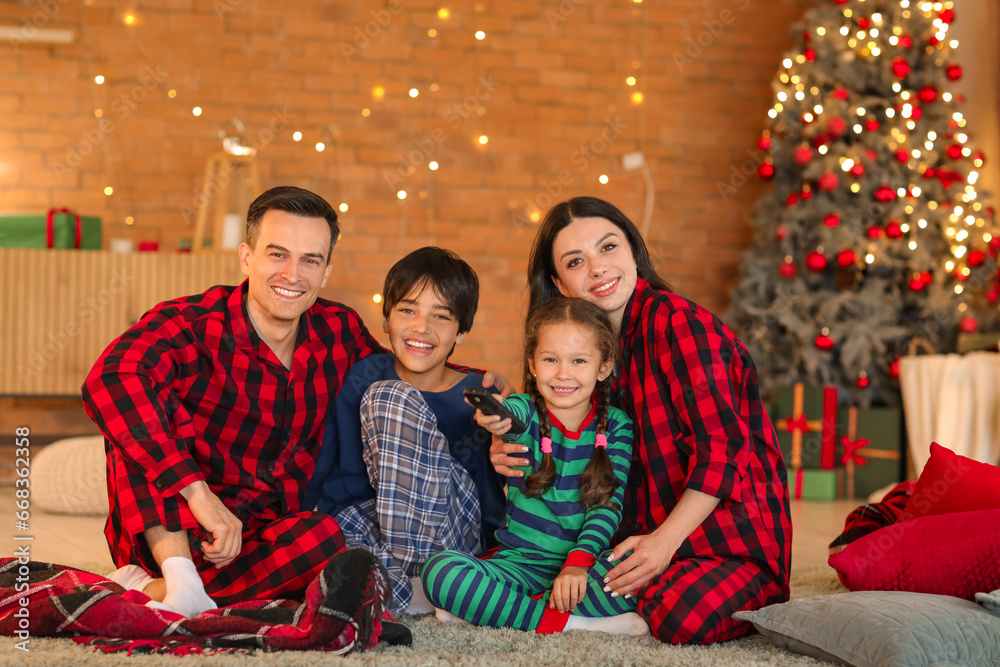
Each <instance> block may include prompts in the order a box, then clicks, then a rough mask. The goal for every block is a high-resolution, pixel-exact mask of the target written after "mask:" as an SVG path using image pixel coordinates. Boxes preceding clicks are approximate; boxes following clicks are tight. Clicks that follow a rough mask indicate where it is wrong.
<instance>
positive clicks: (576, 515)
mask: <svg viewBox="0 0 1000 667" xmlns="http://www.w3.org/2000/svg"><path fill="white" fill-rule="evenodd" d="M526 330H527V331H526V336H525V351H524V358H525V364H524V365H525V375H524V386H525V388H526V390H527V394H526V395H518V396H511V397H510V398H508V399H507V400H506V401H505V403H504V404H505V405H506V406H507V407H509V408H510V409H511V410H512V411H513V412H514V413H515V414H516V415H517V417H518V418H519V419H520V420H521V421H522V422H524V423H525V424H529V427H528V430H527V431H526V432H525V433H522V434H520V435H518V436H516V437H513V438H511V440H512V441H514V442H518V443H521V444H522V445H525V446H526V447H528V448H530V450H531V457H532V463H533V465H532V466H531V467H530V468H528V469H527V472H528V473H529V475H528V477H527V478H525V479H517V480H512V482H511V484H510V486H509V488H508V493H507V526H506V527H505V528H501V529H499V530H498V531H497V533H496V537H497V541H498V542H499V543H500V546H499V547H498V549H497V550H496V551H495V552H493V553H492V555H491V557H489V559H488V560H477V559H476V558H472V557H470V556H466V555H464V554H462V553H459V552H455V551H446V552H444V553H441V554H438V555H436V556H434V557H432V558H431V559H430V560H429V561H428V562H427V564H426V565H425V566H424V569H423V572H422V574H421V579H422V580H423V584H424V590H425V592H426V594H427V597H428V599H429V600H430V601H431V603H432V604H433V605H434V606H435V607H437V608H438V618H440V619H441V620H452V618H450V616H451V615H454V616H457V617H459V618H460V619H464V620H466V621H469V622H471V623H474V624H476V625H489V626H493V627H510V628H518V629H520V630H534V631H535V632H538V633H542V634H545V633H552V632H560V631H562V630H564V629H566V630H570V629H591V630H602V631H605V632H617V633H624V634H647V633H648V629H647V628H646V625H645V623H643V622H642V620H641V619H640V618H639V616H638V615H637V614H635V613H634V612H632V610H634V609H635V601H634V600H633V599H632V598H631V597H628V598H626V597H625V596H619V595H614V594H611V595H609V594H608V593H606V592H605V591H604V590H603V589H604V581H603V579H604V576H605V575H606V573H607V572H608V570H609V569H611V566H610V564H609V563H608V562H607V560H606V558H599V557H600V556H602V552H604V551H605V550H606V549H607V548H608V546H609V544H610V542H611V537H612V535H613V534H614V532H615V530H617V528H618V524H619V522H620V521H621V506H622V493H623V489H624V486H625V482H626V479H627V477H628V469H629V464H630V462H631V460H632V423H631V421H630V420H629V419H628V417H626V416H625V414H624V413H622V412H621V411H620V410H618V409H617V408H614V407H611V406H610V405H609V404H610V392H611V387H610V383H609V382H608V380H607V378H608V376H609V375H610V374H611V370H612V368H613V366H614V359H615V349H616V347H617V340H616V338H615V335H614V334H613V333H612V330H611V324H610V322H609V321H608V318H607V316H606V315H605V314H604V312H603V311H602V310H601V309H600V308H598V307H596V306H594V305H593V304H590V303H588V302H586V301H583V300H581V299H564V300H560V301H558V302H553V303H550V304H548V305H547V306H546V307H544V308H539V309H536V310H533V311H531V314H530V315H529V317H528V321H527V324H526ZM484 418H485V417H484V416H483V415H482V413H477V419H484ZM506 421H507V423H506V425H505V426H506V427H509V420H506ZM490 425H491V426H492V425H493V424H492V420H490ZM498 431H503V432H506V431H507V428H502V429H498ZM588 570H589V573H588ZM567 612H569V613H567ZM627 612H632V613H627Z"/></svg>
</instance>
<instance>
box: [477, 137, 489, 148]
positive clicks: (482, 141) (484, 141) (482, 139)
mask: <svg viewBox="0 0 1000 667" xmlns="http://www.w3.org/2000/svg"><path fill="white" fill-rule="evenodd" d="M489 141H490V138H489V137H487V136H486V135H485V134H481V135H479V143H480V144H482V145H483V146H485V145H486V144H488V143H489Z"/></svg>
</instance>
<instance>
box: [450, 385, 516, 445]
mask: <svg viewBox="0 0 1000 667" xmlns="http://www.w3.org/2000/svg"><path fill="white" fill-rule="evenodd" d="M463 393H464V394H465V397H466V398H467V399H469V402H470V403H472V405H474V406H475V407H477V408H479V409H480V410H482V411H483V414H485V415H499V416H500V418H501V419H508V418H509V419H510V430H509V431H507V433H509V434H510V435H520V434H522V433H524V432H525V431H527V430H528V427H527V426H525V425H524V423H523V422H522V421H521V420H520V419H518V418H517V416H516V415H515V414H514V413H513V412H511V411H510V409H509V408H507V406H506V405H504V404H503V403H501V402H500V401H499V400H498V399H497V397H496V396H494V395H493V394H491V393H490V392H488V391H486V390H485V389H483V388H481V387H466V388H465V389H464V390H463ZM505 435H506V434H505Z"/></svg>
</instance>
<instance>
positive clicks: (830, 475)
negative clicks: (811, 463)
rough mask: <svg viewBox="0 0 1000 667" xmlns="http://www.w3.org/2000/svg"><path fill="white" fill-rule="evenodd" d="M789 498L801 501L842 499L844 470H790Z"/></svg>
mask: <svg viewBox="0 0 1000 667" xmlns="http://www.w3.org/2000/svg"><path fill="white" fill-rule="evenodd" d="M789 475H790V477H791V482H792V483H791V487H792V488H791V494H790V495H791V496H792V498H800V499H802V500H834V499H836V498H843V497H844V493H843V491H844V469H843V468H836V469H834V470H807V469H805V468H799V469H797V470H790V471H789Z"/></svg>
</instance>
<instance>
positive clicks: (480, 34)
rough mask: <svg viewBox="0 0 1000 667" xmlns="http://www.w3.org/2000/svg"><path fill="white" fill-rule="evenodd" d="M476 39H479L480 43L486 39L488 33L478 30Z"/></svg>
mask: <svg viewBox="0 0 1000 667" xmlns="http://www.w3.org/2000/svg"><path fill="white" fill-rule="evenodd" d="M476 39H478V40H479V41H482V40H484V39H486V33H485V32H483V31H482V30H477V31H476Z"/></svg>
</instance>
